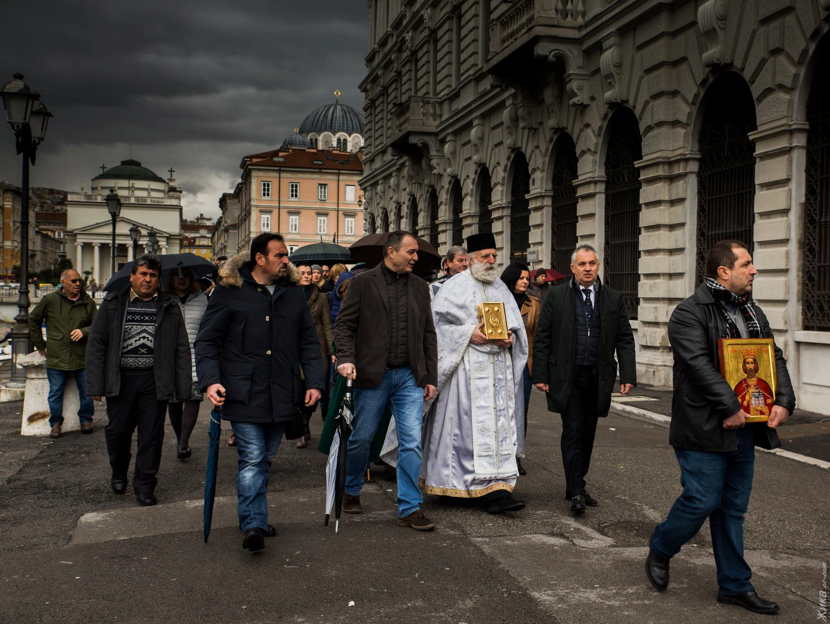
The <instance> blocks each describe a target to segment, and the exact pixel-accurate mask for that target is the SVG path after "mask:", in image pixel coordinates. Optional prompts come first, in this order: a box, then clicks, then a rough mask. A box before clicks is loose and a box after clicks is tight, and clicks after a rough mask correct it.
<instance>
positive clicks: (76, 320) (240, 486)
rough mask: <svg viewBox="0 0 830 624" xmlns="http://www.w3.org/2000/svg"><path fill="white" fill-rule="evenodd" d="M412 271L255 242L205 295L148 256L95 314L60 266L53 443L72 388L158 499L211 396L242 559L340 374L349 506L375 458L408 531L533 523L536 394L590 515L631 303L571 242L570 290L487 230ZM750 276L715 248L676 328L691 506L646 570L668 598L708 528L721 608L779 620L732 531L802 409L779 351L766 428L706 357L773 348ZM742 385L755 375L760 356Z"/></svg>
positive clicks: (50, 318) (120, 464)
mask: <svg viewBox="0 0 830 624" xmlns="http://www.w3.org/2000/svg"><path fill="white" fill-rule="evenodd" d="M418 259H419V239H418V238H417V237H415V236H414V235H412V234H410V233H408V232H405V231H397V232H393V233H391V234H389V235H388V237H387V238H386V241H385V243H384V244H383V251H382V260H381V261H380V262H379V263H378V264H377V265H376V266H374V267H367V266H365V265H358V266H356V267H353V268H352V269H351V270H349V269H348V268H347V267H346V266H344V265H342V264H335V265H333V266H329V265H318V264H305V263H298V264H297V265H296V266H295V265H294V264H292V263H290V262H289V260H288V249H287V247H286V244H285V241H284V240H283V238H282V236H281V235H279V234H275V233H265V234H261V235H259V236H257V237H256V238H255V239H254V240H253V241H252V243H251V247H250V253H244V254H240V255H238V256H235V257H232V258H230V259H223V260H225V261H224V262H223V263H222V264H221V266H220V267H219V268H218V271H217V275H216V279H215V284H214V285H213V286H212V287H211V289H204V288H203V286H202V283H201V281H200V280H199V279H198V278H197V276H196V275H195V274H194V273H193V272H192V271H191V270H190V269H178V270H173V271H171V272H170V274H169V275H165V276H164V277H165V280H164V281H165V283H164V286H163V287H162V283H161V278H162V267H161V262H160V259H159V258H158V257H157V256H155V255H152V254H145V255H143V256H140V257H139V258H137V259H136V260H135V262H134V263H133V268H132V274H131V275H130V278H129V284H128V285H126V286H125V287H124V288H123V289H122V290H120V291H112V292H108V293H106V296H105V297H104V299H103V301H102V302H101V305H100V307H99V308H97V309H96V305H95V303H94V301H93V300H92V298H91V297H90V296H89V295H88V294H87V293H86V292H85V290H84V287H83V281H82V279H81V277H80V275H79V274H78V273H77V272H76V271H74V270H67V271H64V273H63V275H61V288H60V289H59V290H57V291H56V292H54V293H51V294H49V295H47V296H45V297H43V299H42V300H41V301H40V303H39V304H38V305H37V306H36V307H35V309H34V310H33V311H32V313H31V314H30V317H29V319H30V321H29V322H30V330H31V336H32V340H33V341H34V345H35V348H36V349H37V350H38V351H40V352H41V354H43V355H45V356H46V368H47V375H48V380H49V385H50V392H49V397H48V403H49V410H50V421H49V423H50V426H51V434H50V435H51V436H52V437H55V438H57V437H60V436H61V425H62V422H63V415H62V414H63V392H64V388H65V385H66V383H67V381H68V380H69V378H70V377H74V380H75V383H76V385H77V387H78V391H79V395H80V408H79V411H78V417H79V419H80V422H81V432H82V433H91V432H92V431H93V422H92V417H93V412H94V409H93V401H96V400H97V401H100V400H102V398H103V397H106V409H107V416H108V424H107V425H106V427H105V437H106V443H107V450H108V454H109V460H110V466H111V468H112V474H111V487H112V490H113V491H114V492H115V493H116V494H123V493H124V492H125V491H126V489H127V487H128V469H129V465H130V461H131V459H132V450H133V434H134V433H135V431H136V430H137V431H138V435H137V447H136V457H135V461H134V467H133V476H132V488H133V491H134V493H135V498H136V501H137V502H138V503H139V504H140V505H154V504H156V503H157V499H156V496H155V489H156V484H157V479H156V475H157V473H158V470H159V465H160V462H161V456H162V441H163V437H164V424H165V416H166V415H169V419H170V422H171V425H172V427H173V430H174V432H175V435H176V449H177V457H178V459H180V460H182V461H186V460H188V459H189V458H190V457H191V455H192V451H191V449H190V447H189V440H190V435H191V433H192V431H193V428H194V425H195V424H196V421H197V418H198V413H199V407H200V403H201V401H202V400H203V397H207V399H208V400H209V401H210V402H211V403H212V404H213V405H214V406H216V408H217V409H221V416H222V419H223V420H225V421H227V422H228V423H230V427H231V429H232V433H233V436H232V440H231V441H230V442H229V443H231V444H233V445H235V446H236V450H237V454H238V469H237V475H236V487H237V498H238V516H239V525H240V528H241V529H242V531H243V532H244V538H243V542H242V545H243V547H244V548H245V549H247V550H249V551H252V552H255V551H258V550H261V549H262V548H263V547H264V545H265V543H264V538H266V537H271V536H273V535H275V534H276V531H275V530H274V527H273V526H272V525H271V524H269V505H268V503H267V499H266V492H267V486H268V482H269V478H270V469H271V463H272V461H273V459H274V457H275V455H276V453H277V451H278V449H279V446H280V443H281V441H282V440H283V438H285V439H290V440H297V442H296V446H297V448H306V447H308V445H309V443H310V442H311V428H310V423H311V419H312V415H313V414H314V413H315V411H316V409H317V407H318V405H319V406H320V411H321V414H322V417H323V419H324V421H325V425H324V433H323V434H322V435H321V441H320V445H319V449H320V450H321V451H323V452H328V445H329V444H330V443H331V430H332V429H333V421H334V419H335V416H336V414H337V413H338V411H339V408H340V405H339V401H340V400H341V399H340V396H341V395H342V393H338V392H335V391H334V389H335V388H336V387H338V384H337V383H335V382H336V381H338V380H339V379H340V378H343V380H345V379H349V380H351V382H352V384H353V387H354V393H353V395H354V408H355V411H354V421H353V432H352V434H351V436H350V437H349V439H348V448H347V455H346V475H345V494H344V497H343V500H342V506H343V511H344V512H346V513H350V514H358V513H362V511H363V504H362V502H361V500H360V492H361V488H362V486H363V483H364V479H363V476H364V474H365V473H366V471H367V469H368V468H369V465H370V463H371V462H372V461H373V460H376V459H378V458H380V459H382V461H383V462H385V463H386V464H387V466H388V467H389V468H390V470H392V469H394V472H395V474H396V478H397V483H398V489H397V507H398V509H397V524H398V525H400V526H403V527H409V528H412V529H415V530H418V531H430V530H433V529H434V528H435V527H436V523H435V522H434V521H432V520H431V519H430V518H428V517H427V516H426V515H425V514H424V511H423V509H422V504H423V496H424V494H430V495H434V496H441V497H446V498H448V499H459V500H466V501H471V502H472V503H474V504H476V505H478V506H479V507H480V508H481V509H482V510H484V511H486V512H488V513H507V512H510V513H513V512H519V511H521V510H522V509H524V508H525V506H526V502H525V501H523V500H520V499H519V498H517V497H516V494H517V488H519V477H520V476H522V475H525V474H526V473H527V472H526V467H525V466H523V465H522V460H523V459H524V458H525V457H526V454H527V452H528V449H527V444H526V442H527V439H528V438H527V436H528V434H529V430H528V420H527V410H528V405H529V402H530V397H531V393H532V391H533V388H534V387H535V388H536V389H537V391H541V392H542V393H544V395H545V398H546V400H547V407H548V410H549V411H550V412H555V413H557V414H559V415H560V418H561V421H562V434H561V441H560V442H561V454H562V462H563V473H564V479H563V481H564V483H563V486H564V487H563V490H562V494H563V495H564V498H565V499H566V500H567V501H569V509H570V512H571V513H573V514H576V515H579V514H584V513H587V511H588V509H589V508H592V507H597V506H598V505H599V504H600V502H599V501H598V500H597V499H596V498H595V497H593V496H591V494H590V493H589V492H588V473H589V469H590V465H591V459H592V455H593V447H594V438H595V434H596V429H597V423H598V419H599V418H602V417H605V416H607V415H608V412H609V409H610V406H611V398H612V394H613V393H614V392H615V391H618V392H619V393H620V394H622V395H627V394H629V393H630V392H631V390H632V389H633V388H634V387H635V386H636V384H637V377H636V353H635V342H634V335H633V332H632V328H631V324H630V322H629V319H628V316H627V314H626V307H625V300H624V297H623V295H622V294H621V293H620V292H618V291H616V290H614V289H613V288H612V287H611V286H609V285H606V284H603V283H602V280H601V279H600V277H599V270H600V266H601V264H600V263H601V260H600V258H599V255H598V253H597V252H596V250H595V249H594V248H593V247H591V246H590V245H587V244H581V245H579V246H578V247H577V248H576V249H575V250H574V252H573V254H572V256H571V264H570V271H571V277H570V278H569V279H567V280H565V279H560V280H558V281H557V283H553V284H552V283H551V280H550V277H549V274H548V271H546V270H544V269H539V270H537V271H535V272H533V271H531V270H530V269H529V267H528V266H527V265H525V264H522V263H518V262H516V263H512V264H509V265H508V266H506V267H505V268H504V270H503V272H501V274H500V275H499V273H498V272H497V263H498V251H497V248H496V241H495V237H494V236H493V235H492V234H487V233H481V234H475V235H472V236H469V237H468V238H467V239H466V245H465V246H463V247H462V246H454V247H451V248H450V249H449V251H448V253H447V256H446V258H445V260H444V271H445V273H444V275H443V276H442V277H440V278H439V279H437V280H435V281H433V282H432V283H431V284H428V283H427V282H426V281H424V280H423V279H421V278H420V277H418V276H417V275H415V274H414V273H413V270H414V268H415V267H416V264H417V262H418ZM756 274H757V271H756V270H755V267H754V266H753V264H752V257H751V255H750V252H749V250H748V249H747V247H746V246H745V245H744V244H743V243H741V242H739V241H722V242H718V243H716V244H714V245H713V246H712V247H711V249H710V250H709V252H708V255H707V258H706V279H705V281H704V283H702V284H701V285H700V286H699V287H698V288H697V290H696V291H695V292H694V293H693V294H692V295H691V296H690V297H689V298H687V299H685V300H684V301H683V302H682V303H681V304H679V305H678V306H677V307H676V309H675V310H674V312H673V313H672V315H671V319H670V322H669V340H670V343H671V347H672V352H673V357H674V398H673V409H672V422H671V429H670V435H669V443H670V444H671V445H672V446H673V447H674V450H675V454H676V456H677V460H678V463H679V466H680V471H681V484H682V486H683V491H682V493H681V494H680V496H679V497H678V498H677V500H676V501H675V503H674V505H673V506H672V507H671V509H670V511H669V512H668V516H667V517H666V519H665V520H664V521H663V522H661V523H660V524H658V525H657V527H656V528H655V529H654V532H653V534H652V536H651V539H650V542H649V554H648V557H647V560H646V562H645V568H646V576H647V579H648V580H649V581H650V583H651V584H652V585H653V586H654V587H655V588H656V589H657V590H661V591H662V590H665V589H667V587H668V585H669V567H670V561H671V559H672V558H673V557H674V556H676V555H677V554H678V553H679V552H680V550H681V548H682V546H683V545H684V544H686V543H687V542H688V541H689V540H691V539H692V538H693V537H694V536H695V535H696V534H697V533H698V531H699V530H700V529H701V527H702V525H703V523H704V522H705V521H706V520H707V519H708V520H709V524H710V531H711V534H712V544H713V550H714V554H715V561H716V564H717V582H718V588H719V590H718V596H717V599H718V601H719V602H722V603H726V604H733V605H739V606H742V607H745V608H747V609H749V610H751V611H755V612H760V613H773V612H776V611H778V605H776V604H775V603H773V602H770V601H766V600H764V599H762V598H761V597H759V596H758V595H757V593H755V588H754V586H753V585H752V583H751V581H750V578H751V570H750V568H749V566H748V564H747V563H746V560H745V559H744V545H743V522H744V516H745V514H746V511H747V505H748V501H749V497H750V493H751V490H752V481H753V462H754V448H755V446H761V447H763V448H774V447H776V446H779V445H780V442H779V441H778V437H777V434H776V431H775V430H776V428H777V427H778V425H780V424H781V423H783V422H784V421H786V419H787V417H788V416H789V414H790V413H791V412H792V411H793V409H794V408H795V395H794V392H793V388H792V384H791V382H790V378H789V374H788V372H787V368H786V362H785V360H784V357H783V353H782V351H781V350H780V349H779V348H778V347H774V363H775V367H776V371H775V373H776V377H777V387H776V390H775V393H774V394H775V396H774V401H773V399H772V397H770V401H771V405H772V406H771V409H769V410H768V411H769V420H768V422H747V418H748V417H749V414H748V412H747V409H746V404H745V403H742V402H741V401H740V400H739V397H738V395H737V394H736V392H735V391H734V390H733V388H732V387H731V385H730V384H729V383H727V381H726V380H725V379H724V377H723V376H721V373H720V368H719V353H718V341H719V339H722V338H731V339H741V338H743V339H763V338H766V339H773V340H774V337H773V334H772V331H771V330H770V326H769V322H768V321H767V318H766V316H765V315H764V313H763V311H762V310H761V308H760V307H759V306H758V305H757V304H756V303H755V302H754V301H753V299H752V297H751V293H752V286H753V281H754V278H755V276H756ZM43 323H45V325H46V330H47V340H46V341H44V338H43V335H42V331H41V327H42V324H43ZM773 345H774V342H773ZM745 357H750V355H746V356H745ZM751 357H752V358H754V357H755V353H754V351H753V352H752V354H751ZM753 367H754V368H753ZM744 370H745V372H747V375H748V377H750V371H753V370H757V363H755V360H754V359H753V362H751V363H749V364H747V363H746V362H745V365H744ZM752 378H753V379H754V375H753V376H752ZM341 381H342V380H341ZM750 381H751V380H750ZM756 386H757V383H756V384H755V385H753V388H755V387H756ZM329 403H330V404H329ZM327 430H328V432H329V433H328V434H327V433H326V431H327Z"/></svg>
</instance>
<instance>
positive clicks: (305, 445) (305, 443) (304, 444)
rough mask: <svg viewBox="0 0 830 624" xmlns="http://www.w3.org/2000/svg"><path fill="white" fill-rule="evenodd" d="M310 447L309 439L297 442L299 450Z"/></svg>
mask: <svg viewBox="0 0 830 624" xmlns="http://www.w3.org/2000/svg"><path fill="white" fill-rule="evenodd" d="M307 446H308V438H307V437H305V436H303V437H302V438H300V439H299V440H297V448H306V447H307Z"/></svg>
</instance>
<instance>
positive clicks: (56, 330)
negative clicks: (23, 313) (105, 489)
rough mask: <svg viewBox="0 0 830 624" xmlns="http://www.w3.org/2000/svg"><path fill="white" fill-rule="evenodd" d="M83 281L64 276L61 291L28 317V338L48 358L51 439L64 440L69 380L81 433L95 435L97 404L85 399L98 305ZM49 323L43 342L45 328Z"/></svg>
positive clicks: (71, 274) (68, 271) (72, 274)
mask: <svg viewBox="0 0 830 624" xmlns="http://www.w3.org/2000/svg"><path fill="white" fill-rule="evenodd" d="M83 286H84V284H83V280H82V279H81V276H80V275H79V274H78V272H77V271H75V270H74V269H66V270H65V271H64V272H63V273H61V287H60V289H58V290H56V291H55V292H52V293H49V294H48V295H46V296H45V297H43V299H41V300H40V303H38V304H37V305H36V306H35V308H34V310H32V312H31V314H29V335H30V336H31V338H32V342H33V343H34V345H35V349H37V350H38V351H39V352H40V354H41V355H45V356H46V378H47V379H48V380H49V396H48V398H47V399H46V400H47V402H48V403H49V425H50V427H51V428H52V429H51V431H50V433H49V436H50V437H52V438H59V437H61V426H62V425H63V391H64V388H66V381H67V379H69V377H75V383H76V384H77V386H78V399H79V402H80V405H79V407H78V418H79V419H80V421H81V433H92V415H93V413H94V412H95V404H94V403H93V402H92V399H90V398H89V397H88V396H87V395H86V341H87V338H88V337H89V328H90V326H91V325H92V320H93V319H94V318H95V313H96V312H97V308H96V306H95V301H93V300H92V297H90V296H89V295H88V294H86V293H85V292H84V288H83ZM44 321H46V337H47V339H48V342H46V341H44V340H43V331H42V329H41V328H42V324H43V322H44Z"/></svg>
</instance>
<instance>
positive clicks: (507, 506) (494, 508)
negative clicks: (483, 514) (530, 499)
mask: <svg viewBox="0 0 830 624" xmlns="http://www.w3.org/2000/svg"><path fill="white" fill-rule="evenodd" d="M524 508H525V502H524V501H520V500H516V499H515V498H513V496H512V495H510V494H509V493H505V495H504V496H500V497H498V498H497V499H495V500H494V501H493V502H491V503H490V504H489V505H487V513H501V512H503V511H521V510H522V509H524Z"/></svg>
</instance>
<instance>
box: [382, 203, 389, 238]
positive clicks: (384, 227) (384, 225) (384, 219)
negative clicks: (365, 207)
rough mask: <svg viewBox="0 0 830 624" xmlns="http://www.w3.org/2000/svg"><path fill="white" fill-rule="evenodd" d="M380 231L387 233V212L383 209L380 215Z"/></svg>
mask: <svg viewBox="0 0 830 624" xmlns="http://www.w3.org/2000/svg"><path fill="white" fill-rule="evenodd" d="M380 231H381V232H388V231H389V211H388V210H386V208H384V209H383V210H382V211H381V213H380Z"/></svg>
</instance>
